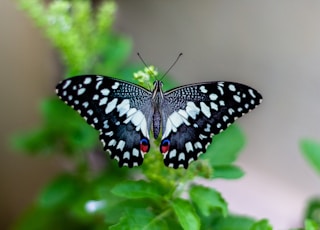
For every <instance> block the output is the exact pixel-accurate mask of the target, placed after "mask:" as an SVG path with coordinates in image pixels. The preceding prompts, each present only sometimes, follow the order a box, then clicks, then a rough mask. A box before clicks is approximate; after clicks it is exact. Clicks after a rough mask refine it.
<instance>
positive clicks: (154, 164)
mask: <svg viewBox="0 0 320 230" xmlns="http://www.w3.org/2000/svg"><path fill="white" fill-rule="evenodd" d="M18 3H19V5H20V6H21V8H22V9H23V10H24V11H25V12H27V13H28V14H29V15H30V16H31V18H32V19H33V20H34V21H35V23H36V24H37V25H38V26H39V28H41V29H42V30H43V31H44V33H45V35H46V37H47V38H48V39H49V40H50V41H51V43H52V44H53V46H54V47H55V48H56V49H57V51H58V52H59V55H60V57H61V60H62V62H63V64H64V72H65V77H67V76H72V75H78V74H86V73H97V74H100V73H101V74H103V73H108V74H109V75H110V76H127V79H125V80H133V79H134V78H133V72H135V71H137V70H139V69H141V66H137V65H132V64H129V63H127V59H128V57H129V55H130V53H131V46H132V44H131V41H130V40H129V39H128V38H126V37H124V36H121V35H118V34H116V33H114V32H113V30H112V24H113V21H114V18H115V12H116V4H115V2H113V1H101V3H99V4H95V5H92V4H91V2H90V1H66V0H53V1H49V3H48V1H42V0H19V1H18ZM147 71H154V69H153V67H150V68H149V69H145V72H147ZM138 73H140V75H141V73H143V72H138ZM138 75H139V74H138ZM166 79H168V78H166ZM137 80H138V81H139V80H141V79H139V77H138V79H137ZM140 83H141V82H140ZM165 85H166V86H169V87H171V86H172V85H173V84H172V82H171V81H168V82H166V83H165ZM41 114H42V117H43V123H42V124H41V126H40V127H39V128H36V129H34V130H32V131H29V132H26V133H23V134H19V135H17V136H16V137H15V138H14V140H13V144H14V146H15V147H16V148H19V149H20V150H22V151H23V152H25V153H27V154H30V155H48V154H57V153H60V154H62V155H64V156H66V157H67V158H68V159H69V161H70V162H72V163H73V165H74V170H73V171H70V172H65V173H62V174H60V175H58V176H56V178H55V179H54V180H52V181H51V182H49V183H48V184H47V186H46V187H44V188H43V189H42V191H41V192H40V194H39V196H38V198H37V199H36V201H35V202H34V204H33V205H32V206H31V207H29V209H28V210H27V211H26V213H25V214H24V215H23V216H22V217H21V218H20V219H19V220H18V221H17V223H16V225H15V226H14V227H13V229H17V230H23V229H33V230H37V229H47V230H50V229H108V228H110V229H139V230H140V229H192V230H196V229H217V230H228V229H251V230H257V229H265V230H269V229H271V227H270V225H269V223H268V221H267V220H261V221H255V220H253V219H251V218H248V217H242V216H235V215H231V214H229V211H228V205H227V202H226V201H225V200H224V198H223V196H222V195H221V194H220V193H219V192H218V191H216V190H215V189H213V188H210V187H205V186H203V185H199V184H197V183H195V181H194V180H195V179H196V178H199V177H200V178H204V179H213V178H223V179H237V178H240V177H242V176H243V174H244V173H243V171H242V170H241V169H240V168H239V167H237V166H235V165H234V162H235V160H236V158H237V157H238V154H239V153H240V150H241V149H242V147H243V146H244V142H245V138H244V136H243V134H242V132H241V130H240V129H239V128H237V127H236V126H231V127H230V128H228V130H226V131H225V132H223V133H221V134H219V135H218V136H215V137H214V138H213V139H214V140H213V142H214V144H213V145H211V146H210V147H209V149H208V151H207V153H206V154H204V155H203V157H202V159H201V160H198V161H197V162H194V163H192V164H191V165H190V167H189V169H188V170H185V169H176V170H175V169H172V168H167V167H165V166H164V164H163V161H162V159H161V158H162V156H161V154H159V153H158V151H157V150H156V149H157V148H152V149H151V150H150V152H149V153H148V154H147V155H146V157H145V161H144V164H143V166H141V167H139V168H135V169H127V168H121V169H119V168H118V167H117V165H116V162H115V161H111V160H110V159H109V157H108V156H107V154H106V153H103V152H102V151H101V150H102V147H101V144H100V143H99V142H98V133H97V131H95V130H94V129H93V128H92V127H90V126H89V125H87V124H86V123H85V121H84V120H83V119H82V118H81V117H80V116H79V115H78V114H77V113H76V112H74V111H73V110H72V109H71V108H69V107H68V106H66V105H65V104H64V103H63V102H61V101H60V100H58V98H57V97H55V96H53V97H52V98H48V99H45V100H44V101H43V103H42V104H41ZM158 142H159V140H155V144H158ZM92 159H94V160H92ZM95 162H99V164H96V163H95ZM137 178H140V179H139V180H137ZM186 195H187V196H186Z"/></svg>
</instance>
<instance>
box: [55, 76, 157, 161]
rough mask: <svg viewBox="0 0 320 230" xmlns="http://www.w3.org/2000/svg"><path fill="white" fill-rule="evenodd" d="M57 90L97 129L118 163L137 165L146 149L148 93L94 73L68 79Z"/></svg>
mask: <svg viewBox="0 0 320 230" xmlns="http://www.w3.org/2000/svg"><path fill="white" fill-rule="evenodd" d="M56 92H57V94H58V96H59V97H60V99H61V100H63V101H64V102H65V103H66V104H68V105H69V106H71V107H72V108H73V109H74V110H76V111H78V112H79V113H80V115H81V116H82V117H83V118H84V119H85V120H86V121H87V123H88V124H90V125H91V126H93V127H94V128H95V129H97V130H98V131H99V132H100V140H101V142H102V144H103V146H104V150H108V151H109V153H110V156H111V158H114V159H116V160H117V161H118V162H119V166H120V167H121V166H128V167H133V166H138V165H141V164H142V162H143V157H144V154H145V153H146V152H148V151H149V148H150V144H149V130H150V126H151V119H152V114H151V112H152V111H151V110H150V107H151V92H149V91H147V90H145V89H144V88H142V87H139V86H137V85H135V84H131V83H128V82H125V81H121V80H118V79H115V78H110V77H102V76H96V75H85V76H77V77H73V78H68V79H66V80H64V81H62V82H60V83H59V84H58V85H57V87H56Z"/></svg>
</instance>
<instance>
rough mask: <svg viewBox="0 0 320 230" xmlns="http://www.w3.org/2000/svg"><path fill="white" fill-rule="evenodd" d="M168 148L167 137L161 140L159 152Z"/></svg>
mask: <svg viewBox="0 0 320 230" xmlns="http://www.w3.org/2000/svg"><path fill="white" fill-rule="evenodd" d="M169 149H170V141H169V140H168V139H165V140H163V141H162V142H161V145H160V152H161V153H162V154H165V153H167V152H168V151H169Z"/></svg>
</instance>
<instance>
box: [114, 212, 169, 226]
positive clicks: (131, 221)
mask: <svg viewBox="0 0 320 230" xmlns="http://www.w3.org/2000/svg"><path fill="white" fill-rule="evenodd" d="M109 229H110V230H166V229H168V226H167V225H166V223H165V222H164V220H162V219H156V216H155V215H154V214H153V213H152V212H150V211H149V210H147V209H138V208H135V209H128V210H127V211H126V212H125V214H124V215H123V216H122V217H121V219H120V222H119V223H117V224H115V225H112V226H110V228H109Z"/></svg>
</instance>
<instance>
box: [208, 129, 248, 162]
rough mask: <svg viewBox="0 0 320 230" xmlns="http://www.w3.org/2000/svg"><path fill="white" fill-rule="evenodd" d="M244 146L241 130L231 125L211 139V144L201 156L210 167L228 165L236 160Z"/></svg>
mask: <svg viewBox="0 0 320 230" xmlns="http://www.w3.org/2000/svg"><path fill="white" fill-rule="evenodd" d="M244 144H245V137H244V135H243V133H242V131H241V129H240V128H238V127H237V126H236V125H231V126H230V127H229V128H227V129H226V130H225V131H224V132H222V133H220V134H218V135H217V136H214V137H213V141H212V144H211V145H210V146H209V147H208V149H207V153H206V154H203V156H204V158H205V159H208V160H209V162H210V163H211V165H212V166H220V165H228V164H231V163H233V162H234V161H235V160H236V159H237V157H238V155H239V153H240V151H241V149H242V148H243V147H244Z"/></svg>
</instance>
